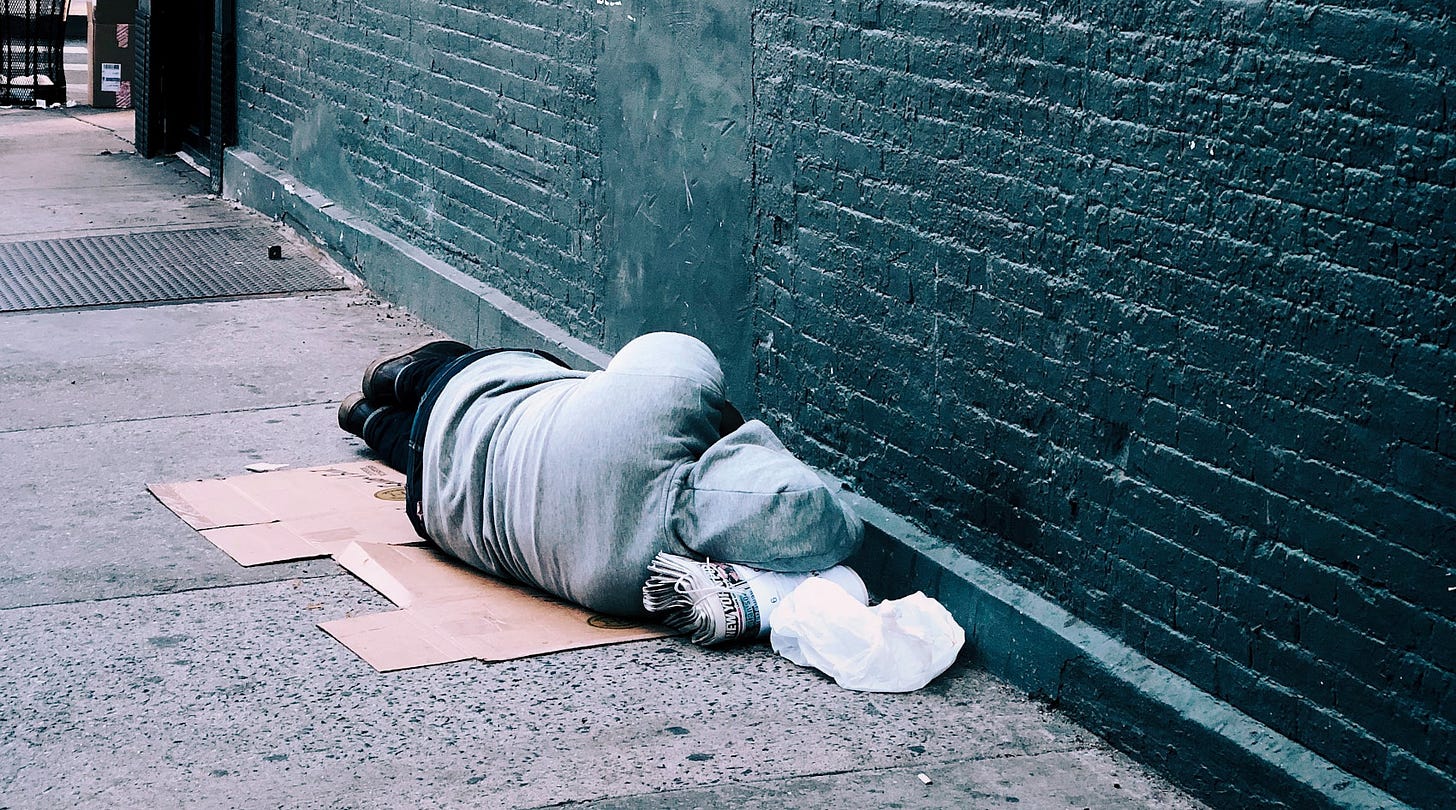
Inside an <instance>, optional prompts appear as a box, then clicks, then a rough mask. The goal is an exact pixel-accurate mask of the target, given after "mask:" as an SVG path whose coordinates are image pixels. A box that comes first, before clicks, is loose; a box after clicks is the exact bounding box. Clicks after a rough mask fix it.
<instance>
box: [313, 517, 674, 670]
mask: <svg viewBox="0 0 1456 810" xmlns="http://www.w3.org/2000/svg"><path fill="white" fill-rule="evenodd" d="M334 559H336V560H338V562H339V564H340V565H343V566H344V567H345V568H347V569H348V570H349V571H351V572H353V573H354V575H355V576H357V577H359V578H360V579H362V580H364V581H365V582H367V583H369V584H370V585H372V586H374V588H375V590H378V591H379V592H380V593H382V594H384V595H385V596H386V597H388V598H389V600H390V601H392V602H394V603H395V604H396V605H399V606H400V608H402V609H401V610H397V611H394V612H393V613H377V614H374V615H370V616H358V617H353V618H348V619H339V620H337V621H332V622H325V623H323V624H321V625H319V627H322V628H323V629H324V631H326V632H327V633H328V634H329V635H331V636H333V637H334V638H336V639H338V640H339V641H340V642H342V643H343V644H344V646H346V647H348V648H349V649H351V650H353V651H354V652H355V653H356V654H358V656H359V657H360V658H363V659H364V660H365V661H367V662H369V664H370V665H371V666H373V667H374V668H375V669H377V670H379V671H381V672H384V671H388V670H394V669H405V668H408V667H418V666H427V665H429V664H439V663H444V662H447V661H461V660H464V659H466V658H479V659H481V660H483V661H505V660H508V659H511V658H523V657H525V656H528V655H539V654H541V653H547V652H555V651H557V650H564V649H578V648H581V647H596V646H600V645H603V644H616V643H620V642H623V641H638V640H641V639H649V638H660V637H662V636H665V635H668V631H666V630H665V629H663V628H661V627H652V626H643V625H638V624H635V623H631V622H627V621H624V620H622V619H617V618H614V617H610V616H603V615H601V614H594V613H592V612H591V611H588V610H585V609H583V608H580V607H577V606H576V605H572V604H568V603H566V602H562V601H560V600H557V599H553V598H552V597H550V596H548V595H546V594H543V593H541V592H540V591H536V590H534V589H531V588H526V587H522V586H519V585H512V584H510V583H506V582H502V581H500V580H497V579H493V578H491V577H487V576H485V575H483V574H481V573H479V572H477V571H475V570H473V569H470V568H467V567H465V566H463V565H461V564H459V563H457V562H455V561H453V560H451V559H449V558H447V557H445V556H444V555H443V554H441V553H440V552H438V551H436V550H435V549H434V548H429V547H420V546H386V545H375V544H370V543H352V544H350V545H349V547H348V548H347V549H345V550H344V551H342V552H340V553H339V554H337V555H335V557H334Z"/></svg>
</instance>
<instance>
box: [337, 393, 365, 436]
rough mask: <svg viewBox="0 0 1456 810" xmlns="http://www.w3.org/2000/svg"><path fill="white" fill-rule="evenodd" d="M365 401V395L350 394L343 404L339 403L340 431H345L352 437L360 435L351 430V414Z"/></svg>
mask: <svg viewBox="0 0 1456 810" xmlns="http://www.w3.org/2000/svg"><path fill="white" fill-rule="evenodd" d="M363 401H364V395H363V394H350V395H348V396H347V397H344V401H343V402H340V403H339V429H340V430H342V431H344V432H345V433H347V434H349V435H351V436H355V435H358V434H356V433H354V431H352V430H349V414H350V413H353V411H354V406H356V405H358V404H359V403H360V402H363Z"/></svg>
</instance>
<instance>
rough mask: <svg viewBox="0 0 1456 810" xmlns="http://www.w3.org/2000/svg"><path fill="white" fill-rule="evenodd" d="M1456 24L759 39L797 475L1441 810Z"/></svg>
mask: <svg viewBox="0 0 1456 810" xmlns="http://www.w3.org/2000/svg"><path fill="white" fill-rule="evenodd" d="M1450 15H1451V9H1450V7H1449V6H1447V5H1443V4H1442V3H1440V2H1434V1H1432V2H1421V0H1411V2H1401V3H1378V4H1366V3H1362V2H1358V1H1357V0H1347V2H1339V3H1334V2H1329V3H1320V2H1289V1H1288V0H1270V1H1269V2H1265V3H1257V4H1251V3H1242V2H1226V1H1225V0H1213V2H1203V3H1188V2H1182V0H1176V1H1175V0H1151V1H1150V2H1134V1H1133V0H1116V1H1114V2H1106V3H1080V2H1074V3H1024V4H1019V3H1015V2H999V1H996V0H993V1H992V2H977V3H970V2H964V3H963V2H944V0H841V1H840V2H835V0H762V1H761V2H760V4H759V6H758V13H757V14H756V16H755V20H754V34H753V38H754V44H755V54H756V56H755V64H754V68H753V70H754V77H755V83H756V98H755V104H754V120H753V127H752V148H753V166H754V171H755V176H756V183H755V186H754V193H755V200H754V205H753V209H754V216H755V238H754V249H755V260H756V262H757V265H758V267H759V268H760V269H761V277H760V278H759V279H758V281H757V283H756V290H755V313H756V320H755V323H754V329H755V335H756V340H757V343H756V352H755V357H756V362H757V364H758V380H759V385H760V390H759V395H760V398H761V402H762V403H763V405H764V407H765V409H766V411H767V412H768V413H769V414H770V415H771V417H772V418H773V421H775V422H776V423H777V424H778V425H780V426H782V427H783V428H784V430H785V432H786V433H787V434H788V439H789V440H790V442H791V444H792V445H793V446H794V447H795V448H796V449H797V450H799V451H800V452H802V453H804V454H805V455H806V456H807V457H808V458H809V459H810V460H811V461H812V462H815V463H818V464H820V465H823V466H825V467H827V468H829V469H832V470H833V471H835V472H837V473H839V474H842V475H845V476H847V477H850V478H852V479H854V480H855V481H857V483H858V486H859V488H860V489H861V490H862V491H863V492H865V494H867V495H869V496H871V497H874V498H876V499H878V500H881V501H882V502H884V503H886V504H887V505H889V506H891V507H892V508H894V509H896V510H898V511H901V512H903V513H905V514H907V515H909V516H911V517H913V518H914V519H916V520H918V521H920V522H922V523H923V524H924V525H925V526H926V527H927V528H928V529H929V530H931V531H932V532H933V533H935V534H937V535H939V536H941V537H944V538H947V539H949V540H951V541H953V542H959V543H960V544H961V545H962V546H963V547H964V550H965V551H967V552H969V553H970V554H972V555H974V556H975V557H977V558H979V559H981V560H983V561H986V562H988V563H993V564H995V565H997V566H999V567H1001V568H1003V569H1004V570H1006V571H1009V572H1011V573H1012V574H1013V575H1014V576H1015V577H1016V578H1017V579H1019V580H1020V581H1021V582H1022V583H1024V584H1027V585H1030V586H1031V587H1033V588H1035V589H1037V590H1039V591H1041V592H1043V593H1046V594H1049V595H1050V596H1051V597H1053V598H1055V599H1056V600H1058V601H1059V602H1061V603H1062V604H1063V605H1065V606H1066V607H1068V608H1069V609H1071V610H1072V611H1073V612H1075V613H1077V614H1080V615H1082V616H1084V617H1086V618H1088V619H1090V620H1092V621H1094V622H1096V623H1099V624H1100V625H1102V626H1103V627H1105V628H1108V629H1109V630H1111V631H1112V632H1114V633H1115V634H1117V635H1119V636H1120V637H1121V638H1123V639H1124V640H1126V641H1128V642H1129V643H1131V644H1132V645H1134V646H1135V647H1137V648H1138V649H1139V650H1141V651H1143V652H1144V653H1146V654H1148V655H1149V656H1151V657H1152V658H1154V659H1155V660H1157V661H1160V662H1162V663H1164V664H1166V665H1168V666H1170V667H1171V668H1173V669H1175V670H1176V671H1178V672H1180V673H1182V674H1183V675H1185V676H1187V677H1188V678H1190V679H1191V680H1192V681H1193V682H1194V683H1196V684H1197V685H1199V686H1200V687H1202V688H1203V689H1205V690H1207V691H1209V692H1211V693H1213V694H1214V695H1217V696H1219V697H1222V698H1224V699H1226V700H1228V701H1230V702H1231V703H1233V704H1234V705H1236V706H1238V707H1239V708H1241V709H1243V710H1245V711H1246V712H1248V713H1249V714H1251V715H1252V716H1254V717H1256V718H1258V719H1259V720H1262V721H1264V722H1266V723H1267V724H1269V725H1270V726H1272V727H1273V728H1275V729H1277V730H1278V731H1280V732H1282V733H1284V734H1286V735H1288V736H1290V737H1292V738H1294V739H1296V740H1298V741H1300V742H1302V743H1304V744H1306V745H1308V746H1310V747H1311V748H1313V749H1314V750H1316V751H1318V752H1319V753H1321V754H1323V755H1325V756H1326V757H1328V758H1330V759H1331V760H1333V761H1334V762H1336V763H1337V764H1339V765H1341V766H1342V767H1344V768H1346V769H1348V770H1349V771H1351V772H1353V773H1356V774H1358V775H1359V776H1361V777H1363V778H1365V779H1367V780H1370V781H1371V782H1373V783H1374V784H1376V785H1378V786H1380V787H1383V788H1385V789H1387V790H1389V791H1390V792H1392V793H1394V794H1396V795H1398V796H1400V797H1402V798H1404V799H1406V800H1408V801H1411V802H1414V803H1416V804H1418V805H1421V806H1432V807H1434V806H1447V807H1450V806H1456V781H1453V778H1452V776H1451V774H1452V771H1453V768H1456V759H1453V757H1456V754H1453V752H1456V735H1453V729H1456V690H1453V685H1456V675H1453V673H1456V594H1453V593H1452V592H1451V591H1450V590H1449V589H1450V588H1451V587H1453V586H1456V576H1453V563H1456V423H1453V419H1452V405H1453V403H1456V351H1453V347H1452V322H1453V315H1456V308H1453V301H1456V191H1453V189H1456V120H1453V109H1456V83H1453V82H1456V74H1453V68H1456V24H1453V22H1452V18H1451V16H1450ZM967 526H972V527H979V528H982V529H989V530H990V532H991V534H992V535H993V536H994V537H995V538H996V540H995V542H994V543H992V544H989V545H987V544H984V543H982V542H980V541H977V540H975V539H974V538H976V537H979V536H981V535H979V534H976V533H972V532H968V531H966V530H965V527H967ZM1195 754H1196V752H1183V755H1195Z"/></svg>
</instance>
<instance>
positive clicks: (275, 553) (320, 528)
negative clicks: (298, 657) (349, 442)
mask: <svg viewBox="0 0 1456 810" xmlns="http://www.w3.org/2000/svg"><path fill="white" fill-rule="evenodd" d="M149 489H151V491H152V494H153V495H155V496H157V500H159V501H161V502H162V503H163V504H164V505H165V506H166V507H167V508H168V509H171V510H172V511H173V512H176V513H177V516H178V517H180V518H182V519H183V520H185V521H187V525H189V526H191V527H192V528H194V529H196V530H198V531H199V532H200V533H201V534H202V536H203V537H206V538H207V539H208V540H210V541H212V543H213V544H214V545H216V546H217V547H218V548H220V549H222V550H223V551H225V552H227V554H228V556H230V557H232V558H233V559H234V560H237V561H238V562H239V563H240V564H242V565H261V564H263V563H272V562H282V561H284V560H301V559H305V558H307V557H325V556H329V555H331V554H333V553H334V552H336V551H339V550H342V549H343V548H344V547H346V546H348V545H349V544H350V543H352V542H356V541H357V542H364V543H387V544H396V543H419V542H421V541H420V537H419V535H417V534H415V531H414V528H413V527H412V526H410V522H409V518H407V517H406V516H405V513H404V476H403V475H401V474H399V473H397V472H395V471H394V470H391V469H390V468H388V467H385V466H383V465H381V464H375V463H371V462H354V463H349V464H333V465H329V466H327V467H310V468H307V469H299V470H279V471H276V472H270V473H250V474H248V475H243V476H237V477H233V478H220V479H212V480H208V481H187V482H183V483H180V484H154V485H152V486H151V487H149Z"/></svg>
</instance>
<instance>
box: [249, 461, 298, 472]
mask: <svg viewBox="0 0 1456 810" xmlns="http://www.w3.org/2000/svg"><path fill="white" fill-rule="evenodd" d="M287 466H288V465H287V464H269V463H267V462H262V461H260V462H258V463H257V464H249V465H248V466H246V467H244V468H243V469H245V470H247V471H248V472H273V471H274V470H281V469H283V468H284V467H287Z"/></svg>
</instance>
